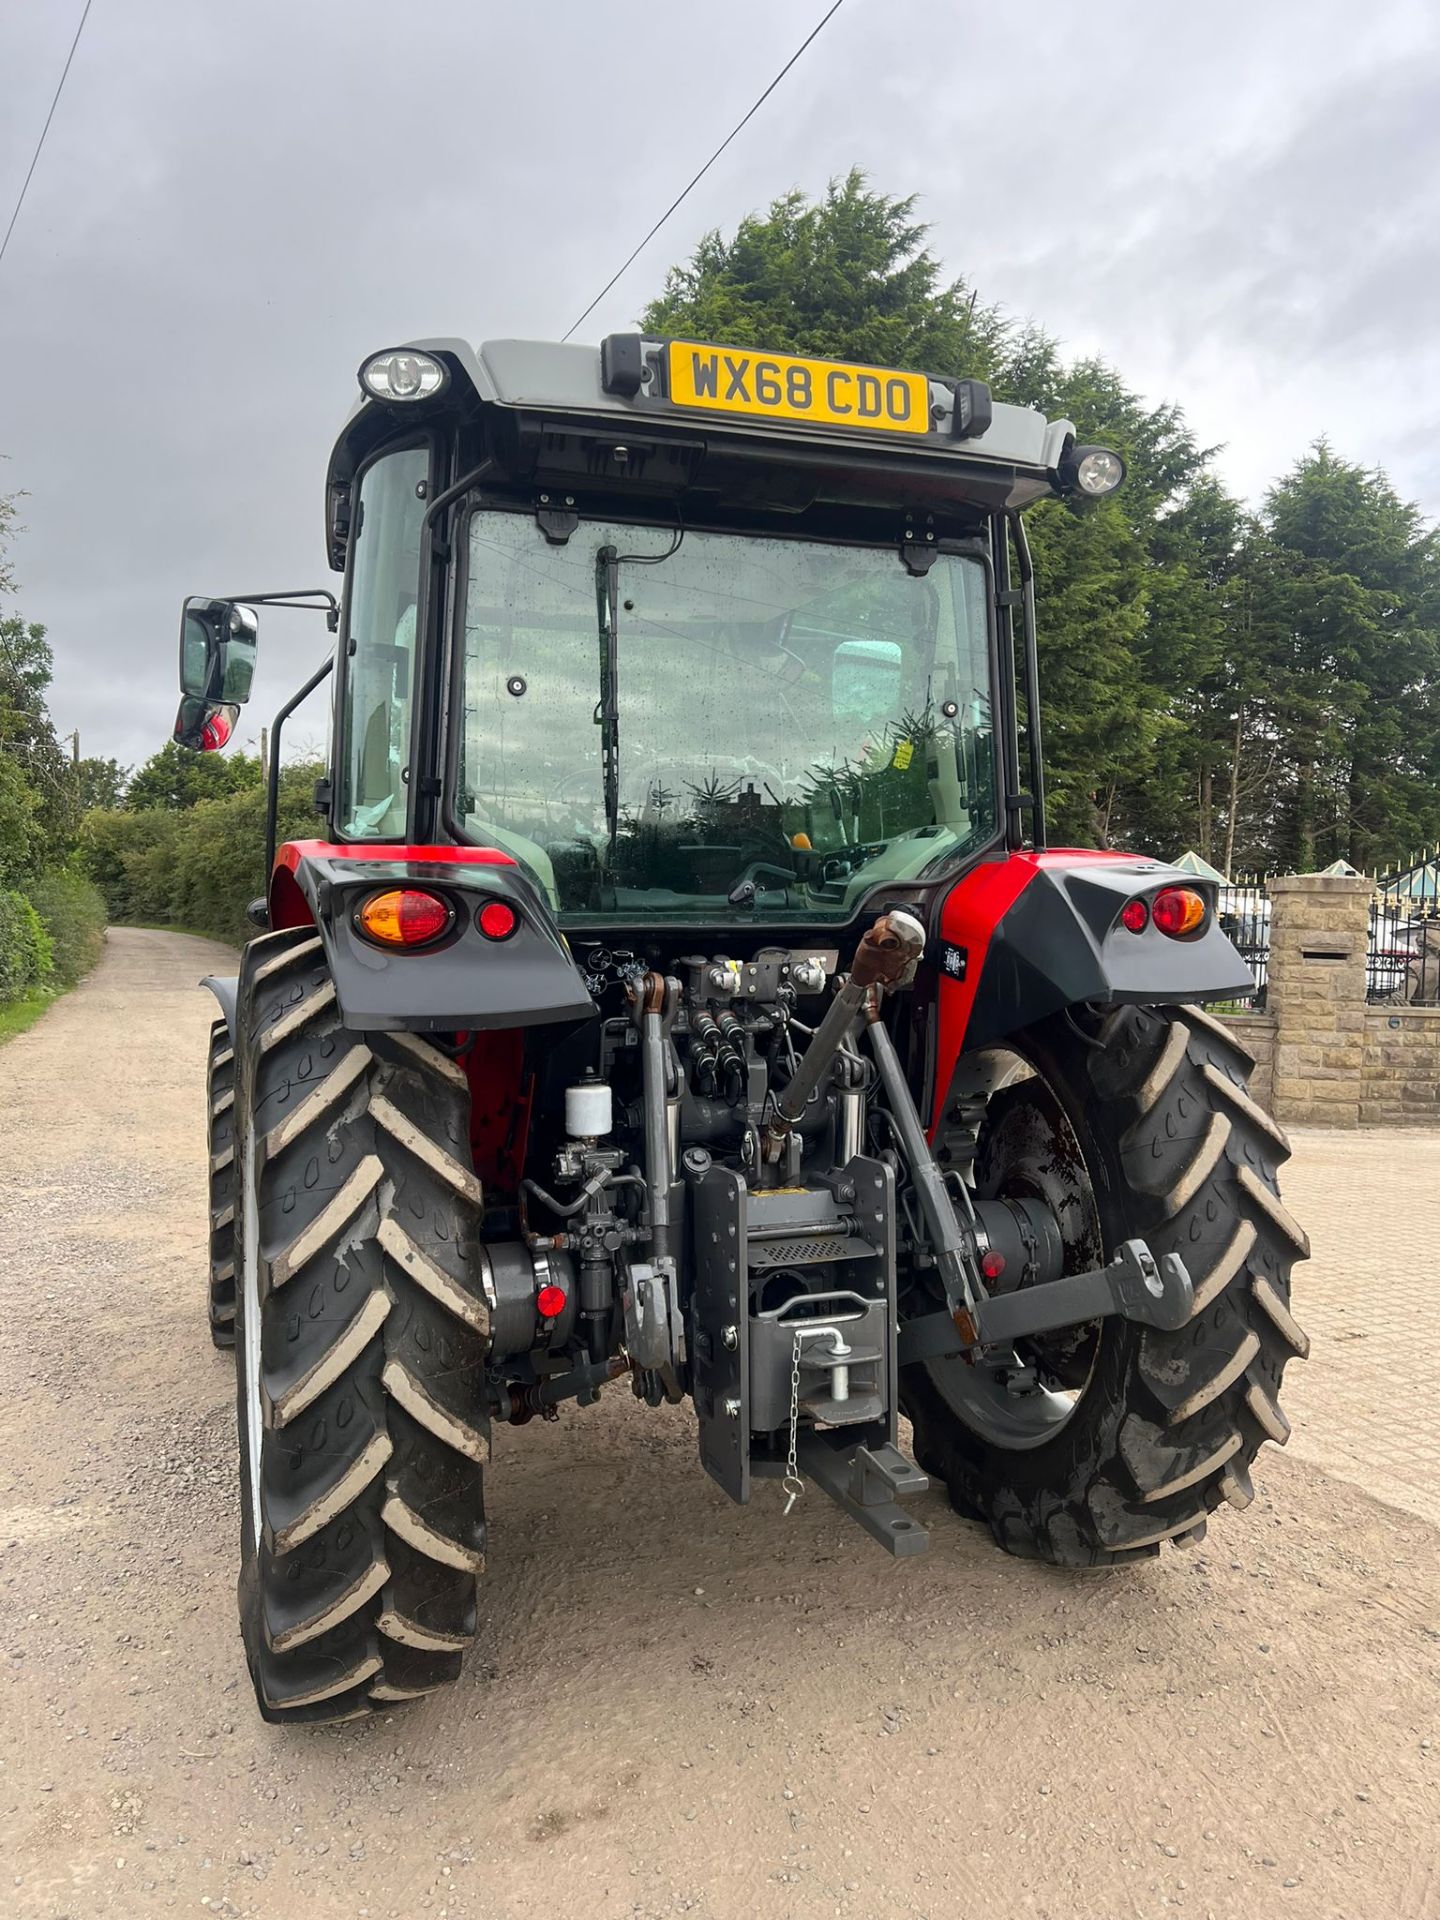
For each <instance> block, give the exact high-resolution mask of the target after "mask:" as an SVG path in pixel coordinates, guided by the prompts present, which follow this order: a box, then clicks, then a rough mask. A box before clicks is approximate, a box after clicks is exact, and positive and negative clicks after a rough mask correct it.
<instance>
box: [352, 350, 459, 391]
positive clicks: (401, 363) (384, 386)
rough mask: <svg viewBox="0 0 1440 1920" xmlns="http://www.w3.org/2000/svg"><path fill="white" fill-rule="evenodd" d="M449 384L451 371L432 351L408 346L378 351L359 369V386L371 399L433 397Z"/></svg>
mask: <svg viewBox="0 0 1440 1920" xmlns="http://www.w3.org/2000/svg"><path fill="white" fill-rule="evenodd" d="M449 384H450V372H449V369H448V368H447V367H446V366H445V364H444V362H443V361H440V360H437V359H435V357H434V355H433V354H428V353H414V352H412V351H411V350H410V349H409V348H406V347H401V348H391V349H389V350H387V351H386V352H384V353H375V354H372V355H371V356H370V358H369V359H368V360H367V361H366V362H365V364H364V366H362V367H361V369H360V389H361V392H362V393H364V394H366V395H368V397H369V398H370V399H372V400H387V401H399V402H401V403H402V404H404V403H406V402H409V401H411V400H433V399H434V397H435V395H436V394H437V393H443V392H444V390H445V388H446V387H447V386H448V385H449Z"/></svg>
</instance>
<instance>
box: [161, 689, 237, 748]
mask: <svg viewBox="0 0 1440 1920" xmlns="http://www.w3.org/2000/svg"><path fill="white" fill-rule="evenodd" d="M239 718H240V709H239V707H238V706H236V705H233V704H231V705H221V704H219V703H218V702H216V701H214V700H200V699H197V698H196V696H195V695H194V694H190V693H187V694H184V695H183V696H182V697H181V701H180V711H179V712H178V713H177V714H176V716H175V742H176V745H177V746H182V747H189V748H190V750H191V752H192V753H218V752H219V751H220V749H221V747H223V746H225V745H226V744H227V743H228V741H229V739H230V736H231V735H232V734H233V733H234V731H235V723H236V721H237V720H238V719H239Z"/></svg>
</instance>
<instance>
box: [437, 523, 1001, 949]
mask: <svg viewBox="0 0 1440 1920" xmlns="http://www.w3.org/2000/svg"><path fill="white" fill-rule="evenodd" d="M986 606H987V576H986V573H985V570H984V568H983V566H982V564H981V562H980V561H979V560H978V559H976V558H973V557H971V556H969V555H964V554H941V555H939V556H937V558H936V560H935V562H934V564H933V566H932V567H931V569H930V571H929V573H928V574H926V575H925V576H923V577H916V576H914V575H912V574H910V573H909V572H908V571H907V570H906V569H905V567H904V566H902V564H901V562H900V560H899V557H898V555H897V554H896V551H895V549H894V547H886V548H884V549H873V548H856V547H847V546H839V545H828V544H824V545H822V544H819V543H816V542H813V541H800V540H781V539H772V538H766V537H759V536H751V535H740V534H720V533H710V532H698V531H694V530H687V531H685V532H684V533H683V534H681V533H678V532H677V531H673V530H671V529H668V528H655V527H635V526H625V525H621V524H614V523H600V522H586V523H582V525H581V526H580V527H579V528H578V529H577V530H576V531H575V532H574V533H573V534H572V535H571V536H570V539H569V540H568V541H567V542H566V544H565V545H563V546H551V545H550V544H548V543H547V541H546V540H545V538H544V535H543V534H542V533H541V531H540V529H539V528H538V526H537V525H536V523H535V520H534V519H533V517H531V516H529V515H521V514H518V513H505V512H497V511H486V512H479V513H476V514H475V515H473V516H472V518H471V521H470V532H469V579H468V593H467V599H466V607H465V642H464V659H463V684H462V694H463V708H464V719H463V739H462V742H461V750H460V774H459V781H460V791H459V796H458V807H459V817H460V821H461V824H462V825H463V827H464V829H465V831H466V834H467V836H468V837H469V838H470V839H471V840H474V841H476V842H480V843H485V844H490V845H496V846H500V847H503V848H505V849H506V850H507V851H508V852H510V853H512V854H513V855H514V856H515V857H516V858H517V859H518V860H520V861H521V862H522V863H523V864H524V865H526V866H527V867H528V868H529V869H530V871H531V872H532V874H534V876H535V877H536V878H537V880H538V881H539V882H540V883H541V885H542V886H543V887H544V888H545V890H546V891H547V893H548V894H549V896H550V899H551V901H552V903H553V904H554V905H555V906H556V908H557V909H558V910H559V912H560V913H561V915H562V917H563V918H564V920H565V921H566V923H567V924H569V925H585V924H591V923H594V922H596V921H603V920H617V921H620V920H623V921H632V922H633V921H643V920H646V919H652V920H657V921H660V920H663V921H669V922H684V921H687V920H693V921H697V922H698V921H714V920H716V919H717V918H718V919H726V918H731V917H737V916H738V917H743V918H744V919H745V920H746V921H751V922H753V921H754V920H756V919H760V920H774V921H781V920H783V921H790V922H794V921H797V920H802V921H803V920H819V921H823V920H839V919H843V918H845V917H847V916H848V915H849V914H850V913H851V912H852V911H853V910H854V907H855V906H856V904H857V903H858V901H859V899H860V897H861V896H862V895H863V894H864V892H865V891H866V890H867V889H868V888H870V887H872V886H874V885H877V884H879V883H880V882H883V881H891V880H896V881H903V880H909V879H914V878H916V877H918V876H919V875H920V874H922V873H923V872H924V871H925V870H926V869H928V868H929V867H931V866H933V865H935V864H936V863H937V862H939V861H942V860H944V859H946V858H948V857H953V856H954V855H956V854H958V853H960V852H962V851H964V850H966V849H967V848H970V847H973V846H978V845H980V844H983V843H984V842H985V841H987V840H989V839H990V838H991V837H992V836H993V834H994V831H995V823H996V799H995V773H994V758H993V754H994V748H993V735H992V723H991V697H990V696H991V689H990V678H989V667H988V660H989V647H988V629H987V614H986Z"/></svg>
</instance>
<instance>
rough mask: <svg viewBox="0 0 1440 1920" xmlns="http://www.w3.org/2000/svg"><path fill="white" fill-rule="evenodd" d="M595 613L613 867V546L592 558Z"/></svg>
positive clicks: (616, 615)
mask: <svg viewBox="0 0 1440 1920" xmlns="http://www.w3.org/2000/svg"><path fill="white" fill-rule="evenodd" d="M595 611H596V624H597V626H598V628H599V633H600V698H599V701H598V702H597V703H596V707H595V724H596V726H597V727H599V728H600V730H601V732H600V771H601V778H602V780H603V782H604V788H605V832H606V836H607V839H608V845H609V850H608V853H607V856H606V865H607V866H608V867H611V868H613V867H614V865H615V843H616V840H617V838H618V836H619V831H620V662H619V624H620V556H619V554H618V552H617V551H616V549H615V548H614V547H610V546H605V547H601V548H600V549H599V550H598V552H597V553H596V555H595Z"/></svg>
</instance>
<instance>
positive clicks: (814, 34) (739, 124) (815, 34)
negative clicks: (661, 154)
mask: <svg viewBox="0 0 1440 1920" xmlns="http://www.w3.org/2000/svg"><path fill="white" fill-rule="evenodd" d="M843 4H844V0H835V4H834V5H833V6H832V7H831V9H830V11H829V12H828V13H827V14H826V15H825V16H824V18H823V19H822V20H821V21H820V22H819V24H818V25H817V26H816V27H814V28H813V29H812V30H811V32H810V33H809V34H808V35H807V36H806V37H805V39H804V40H802V41H801V43H800V45H799V46H798V47H797V48H796V49H795V51H794V53H792V54H791V56H790V58H789V59H788V60H787V61H786V62H785V64H784V66H783V67H781V69H780V71H779V72H778V73H777V74H776V76H775V78H774V79H773V80H772V81H771V82H770V84H769V86H768V87H766V89H765V91H764V92H763V93H762V94H761V95H760V98H759V99H758V100H757V101H756V102H755V104H754V105H753V106H752V107H751V109H750V111H749V112H748V113H747V114H746V115H745V118H744V119H743V120H737V121H736V123H735V125H734V126H733V127H732V128H731V129H730V131H729V133H727V134H726V136H725V138H724V139H723V140H722V141H721V142H720V144H719V146H718V147H716V149H715V151H714V152H713V153H712V154H711V156H710V158H709V159H708V160H707V161H706V162H705V164H704V166H703V167H701V169H700V171H699V172H698V173H697V174H696V175H695V178H694V179H693V180H691V181H689V182H688V183H687V184H686V185H685V186H684V187H683V188H682V189H681V190H680V192H679V193H677V194H676V196H675V198H674V199H673V200H672V201H671V202H670V204H669V206H668V207H667V208H666V209H665V211H664V213H662V214H661V216H660V218H659V219H658V220H657V221H656V222H655V224H654V226H653V227H651V229H650V231H649V232H648V233H647V234H646V236H645V238H644V239H643V240H642V241H641V242H640V244H639V246H638V247H636V249H635V251H634V252H633V253H632V254H630V255H629V257H628V258H627V259H625V260H624V261H622V262H621V264H620V265H619V266H618V267H617V268H616V269H615V271H614V273H612V274H611V276H610V278H609V279H608V280H607V281H606V282H605V284H604V286H603V287H602V288H601V289H600V291H599V293H597V294H596V296H595V298H594V299H593V300H592V301H591V302H590V304H589V306H588V307H586V309H585V311H584V313H582V314H581V315H580V318H579V319H578V320H576V321H574V322H573V324H572V325H571V326H569V327H567V328H566V330H565V332H564V333H563V334H562V335H561V336H560V337H561V339H562V340H568V339H569V338H570V335H571V334H572V333H574V331H575V328H576V327H578V326H580V325H581V323H582V322H583V321H585V320H588V319H589V318H590V315H591V314H592V313H593V312H594V311H595V309H596V307H598V306H599V304H600V302H601V301H602V300H603V299H604V298H605V296H606V294H607V293H609V291H610V289H611V288H612V287H613V286H614V284H615V282H616V281H617V280H618V279H619V278H620V276H621V275H622V274H623V273H624V272H625V271H626V269H627V268H628V267H630V266H631V265H632V264H633V263H634V261H635V260H637V259H638V258H639V256H640V255H641V254H642V253H643V252H644V251H645V249H646V247H648V246H649V244H650V242H651V241H652V240H653V239H654V238H655V236H656V234H657V233H658V232H659V231H660V229H661V227H663V226H664V224H665V222H666V221H667V220H668V219H669V218H670V216H671V214H672V213H674V211H675V209H676V208H677V207H678V206H679V205H680V203H681V201H682V200H684V198H685V196H686V195H687V194H688V193H689V192H690V189H691V188H692V187H697V186H699V184H700V182H701V181H702V180H703V179H704V178H705V176H706V174H707V173H708V172H709V171H710V169H711V167H713V166H714V164H715V162H716V161H717V160H718V159H719V158H720V156H721V154H722V153H724V151H725V149H726V148H727V147H728V146H729V144H730V142H731V141H732V140H733V139H734V138H735V136H736V134H737V133H739V132H740V131H741V129H742V128H743V127H745V126H746V125H748V123H749V122H750V121H751V120H753V119H754V118H755V115H756V114H757V113H758V112H759V111H760V109H761V107H763V106H764V104H765V102H766V101H767V100H768V99H769V98H770V96H771V94H772V93H773V92H774V91H775V89H776V87H778V86H779V84H780V82H781V81H782V80H783V79H784V78H785V76H786V74H787V73H789V71H790V69H791V68H792V67H793V66H794V65H795V62H796V61H797V60H798V59H799V58H800V56H801V54H802V53H804V52H805V49H806V48H807V47H808V46H809V45H810V43H811V41H813V40H817V39H818V38H819V37H820V35H821V34H822V33H823V32H824V30H825V28H826V27H828V26H829V24H830V22H831V21H832V20H833V19H834V18H835V16H836V14H837V13H838V12H839V11H840V8H841V7H842V5H843Z"/></svg>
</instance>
